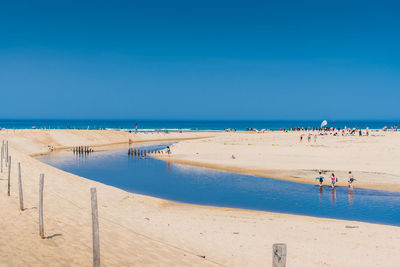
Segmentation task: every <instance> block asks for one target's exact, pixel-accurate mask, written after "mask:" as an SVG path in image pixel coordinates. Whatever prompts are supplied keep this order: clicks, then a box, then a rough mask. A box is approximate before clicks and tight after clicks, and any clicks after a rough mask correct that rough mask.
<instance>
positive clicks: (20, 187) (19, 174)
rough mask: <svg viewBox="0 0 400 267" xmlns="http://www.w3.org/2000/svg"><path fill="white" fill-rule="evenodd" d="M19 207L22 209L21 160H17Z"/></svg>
mask: <svg viewBox="0 0 400 267" xmlns="http://www.w3.org/2000/svg"><path fill="white" fill-rule="evenodd" d="M18 186H19V209H20V210H21V211H23V210H24V194H23V191H22V179H21V162H18Z"/></svg>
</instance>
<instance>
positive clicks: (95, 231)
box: [0, 141, 286, 267]
mask: <svg viewBox="0 0 400 267" xmlns="http://www.w3.org/2000/svg"><path fill="white" fill-rule="evenodd" d="M74 152H75V150H74ZM150 153H160V151H158V150H157V151H155V150H154V151H149V150H147V152H146V150H137V149H132V148H130V149H129V152H128V154H129V155H135V156H140V155H141V156H143V155H144V156H145V155H146V154H150ZM161 153H162V151H161ZM3 162H4V165H5V167H7V170H8V172H7V175H8V184H7V195H8V196H10V188H11V183H10V182H11V179H10V178H11V156H10V155H9V150H8V141H3V142H2V146H1V163H0V165H1V172H2V173H3ZM18 187H19V190H18V191H19V208H20V210H21V211H23V210H24V197H23V190H22V177H21V163H20V162H18ZM43 188H44V174H43V173H42V174H40V179H39V235H40V237H41V238H42V239H44V238H45V235H44V221H43ZM90 198H91V210H92V241H93V266H94V267H99V266H100V236H99V215H98V206H97V191H96V188H90ZM272 266H273V267H285V266H286V244H281V243H279V244H274V245H273V246H272Z"/></svg>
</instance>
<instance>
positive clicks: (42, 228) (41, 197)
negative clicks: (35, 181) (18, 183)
mask: <svg viewBox="0 0 400 267" xmlns="http://www.w3.org/2000/svg"><path fill="white" fill-rule="evenodd" d="M43 184H44V174H43V173H42V174H40V182H39V234H40V237H41V238H42V239H44V226H43Z"/></svg>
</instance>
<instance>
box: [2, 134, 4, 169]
mask: <svg viewBox="0 0 400 267" xmlns="http://www.w3.org/2000/svg"><path fill="white" fill-rule="evenodd" d="M3 160H4V140H3V143H2V145H1V172H3Z"/></svg>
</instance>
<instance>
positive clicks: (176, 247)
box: [0, 130, 400, 266]
mask: <svg viewBox="0 0 400 267" xmlns="http://www.w3.org/2000/svg"><path fill="white" fill-rule="evenodd" d="M298 137H299V135H298V134H297V133H263V134H254V133H207V132H202V133H170V134H165V133H158V134H156V133H154V134H144V133H142V134H129V133H126V132H117V131H91V130H87V131H86V130H7V131H1V132H0V141H1V140H3V139H4V140H8V141H9V145H10V155H11V157H12V168H11V196H7V174H6V171H5V170H4V171H3V173H1V174H0V187H1V188H3V190H2V192H3V193H1V194H0V205H1V207H2V210H3V212H2V214H3V216H1V218H0V225H1V231H2V238H1V239H0V258H1V261H0V262H1V264H0V265H2V266H16V265H17V266H19V265H24V266H32V265H36V266H37V265H39V266H76V265H79V266H91V265H92V239H91V238H92V232H91V231H92V229H91V226H92V225H91V213H90V188H91V187H96V188H97V194H98V206H99V217H100V247H101V263H102V265H104V266H143V265H152V266H154V265H155V266H214V265H215V266H271V261H272V249H271V248H272V244H273V243H280V242H282V243H286V244H287V245H288V258H287V266H396V265H397V264H398V262H399V260H400V255H399V254H398V253H397V252H398V251H399V249H400V242H399V241H400V228H399V227H395V226H387V225H377V224H370V223H361V222H352V221H343V220H333V219H323V218H315V217H306V216H297V215H289V214H279V213H271V212H259V211H249V210H238V209H228V208H215V207H204V206H196V205H188V204H181V203H175V202H171V201H166V200H162V199H157V198H153V197H148V196H143V195H138V194H133V193H128V192H126V191H123V190H120V189H118V188H115V187H111V186H107V185H104V184H101V183H98V182H95V181H91V180H88V179H85V178H83V177H78V176H76V175H73V174H70V173H67V172H64V171H61V170H58V169H56V168H54V167H51V166H48V165H46V164H43V163H41V162H39V161H38V160H37V159H35V158H34V157H32V156H33V155H39V154H43V153H48V152H49V151H50V150H51V149H63V148H68V147H73V146H78V145H89V146H92V147H94V146H102V145H109V144H120V143H124V142H126V143H128V141H129V139H131V141H132V142H146V141H168V140H174V141H176V140H182V141H180V142H179V143H177V144H175V145H173V147H172V155H171V156H168V157H163V159H168V160H171V161H180V162H185V163H190V164H196V165H201V166H209V167H213V168H221V169H227V170H231V171H239V172H246V173H254V174H257V175H261V176H271V177H278V178H285V179H290V180H296V181H301V182H314V176H315V173H316V172H315V170H316V169H324V170H330V171H331V170H334V171H335V173H337V174H338V176H339V179H340V180H339V184H341V185H343V183H344V180H345V176H344V174H345V173H346V172H347V171H348V170H352V171H353V172H354V174H355V176H356V178H357V179H358V180H357V185H356V186H363V187H368V188H377V189H390V190H400V180H399V177H400V167H399V166H398V164H397V162H398V159H399V158H400V154H399V146H400V141H399V138H398V137H399V136H398V134H397V133H377V134H376V136H369V137H333V136H322V137H319V138H318V140H317V143H315V144H314V143H309V144H308V143H299V141H298ZM189 139H194V140H189ZM232 155H234V157H235V159H233V158H232ZM18 162H20V163H21V166H22V181H23V190H24V201H25V208H26V209H25V210H24V211H20V210H19V201H18V187H17V186H16V185H17V163H18ZM40 173H44V174H45V188H44V191H45V193H44V203H45V204H44V222H45V224H44V225H45V236H46V238H45V239H43V240H42V239H40V237H39V233H38V231H39V229H38V228H39V227H38V211H37V207H38V187H39V182H38V181H39V175H40ZM346 178H347V177H346Z"/></svg>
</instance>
